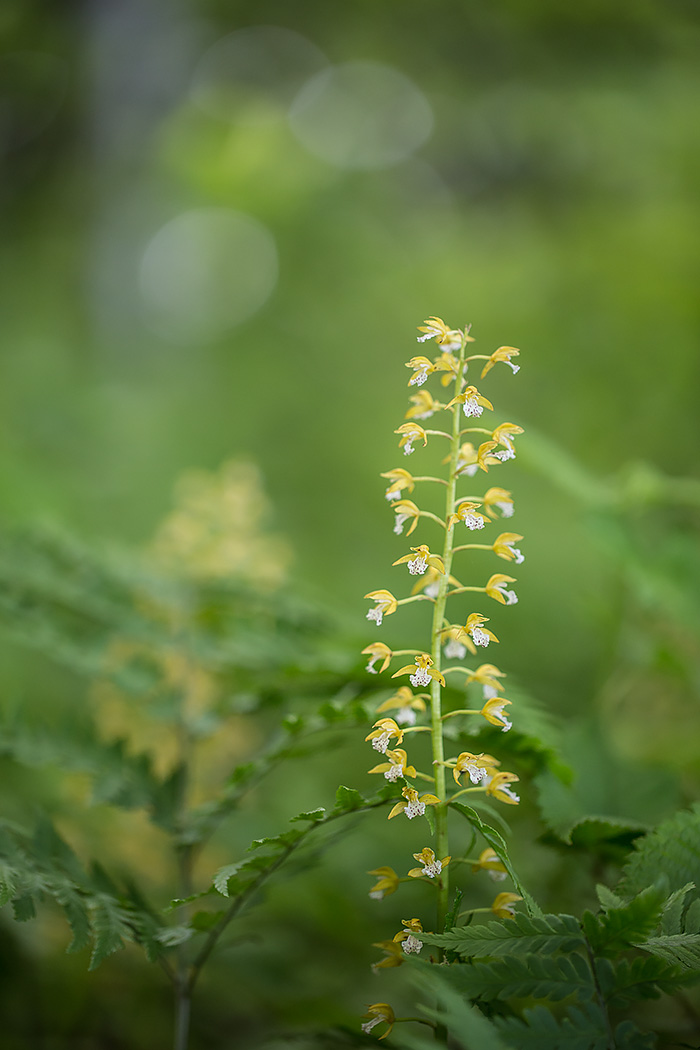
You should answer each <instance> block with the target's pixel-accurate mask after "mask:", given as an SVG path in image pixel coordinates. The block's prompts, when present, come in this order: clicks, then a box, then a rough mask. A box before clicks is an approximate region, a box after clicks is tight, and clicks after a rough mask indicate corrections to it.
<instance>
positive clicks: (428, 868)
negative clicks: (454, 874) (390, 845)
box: [408, 846, 451, 879]
mask: <svg viewBox="0 0 700 1050" xmlns="http://www.w3.org/2000/svg"><path fill="white" fill-rule="evenodd" d="M413 857H414V859H415V860H417V861H418V862H419V864H422V865H423V866H422V867H421V868H411V870H410V871H409V873H408V874H409V875H410V876H411V878H412V879H420V878H421V876H423V875H427V876H428V878H429V879H434V878H435V877H436V876H437V875H439V874H440V872H441V871H442V869H443V868H446V867H447V865H448V864H449V863H450V859H451V858H450V857H443V858H442V860H437V859H436V857H435V853H434V852H433V850H431V848H430V846H426V847H425V848H424V849H422V850H421V851H420V853H414V854H413Z"/></svg>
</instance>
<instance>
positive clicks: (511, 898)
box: [491, 893, 523, 919]
mask: <svg viewBox="0 0 700 1050" xmlns="http://www.w3.org/2000/svg"><path fill="white" fill-rule="evenodd" d="M522 899H523V898H522V897H519V896H518V894H517V893H499V894H498V896H497V897H496V899H495V900H494V902H493V904H492V905H491V911H492V912H493V914H494V915H497V916H498V918H499V919H514V918H515V907H514V905H515V904H517V902H518V901H521V900H522Z"/></svg>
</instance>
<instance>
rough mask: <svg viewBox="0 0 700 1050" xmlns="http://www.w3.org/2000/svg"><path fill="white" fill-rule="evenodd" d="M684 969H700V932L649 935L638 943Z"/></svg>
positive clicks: (644, 948) (646, 949)
mask: <svg viewBox="0 0 700 1050" xmlns="http://www.w3.org/2000/svg"><path fill="white" fill-rule="evenodd" d="M636 947H637V948H642V949H643V950H644V951H645V952H651V953H652V955H656V956H658V957H659V958H660V959H664V960H665V961H666V962H668V963H671V964H677V965H678V966H681V967H682V968H683V969H684V970H693V971H700V933H675V934H670V935H669V936H665V937H664V936H662V937H647V938H646V940H644V941H643V942H642V943H639V944H637V945H636Z"/></svg>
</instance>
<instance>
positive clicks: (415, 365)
mask: <svg viewBox="0 0 700 1050" xmlns="http://www.w3.org/2000/svg"><path fill="white" fill-rule="evenodd" d="M406 368H412V369H413V375H412V376H411V378H410V379H409V381H408V385H409V386H422V385H423V383H424V382H425V381H426V379H427V378H428V376H429V375H430V373H431V372H434V371H435V366H434V364H433V362H432V361H430V360H429V358H427V357H421V356H420V355H419V356H418V357H412V358H411V360H410V361H407V362H406Z"/></svg>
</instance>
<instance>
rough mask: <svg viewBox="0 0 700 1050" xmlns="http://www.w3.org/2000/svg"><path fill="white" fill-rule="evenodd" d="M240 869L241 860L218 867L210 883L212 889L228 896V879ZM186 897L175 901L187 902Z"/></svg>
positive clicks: (223, 895)
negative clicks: (183, 899)
mask: <svg viewBox="0 0 700 1050" xmlns="http://www.w3.org/2000/svg"><path fill="white" fill-rule="evenodd" d="M240 869H241V861H238V863H236V864H226V865H225V866H224V867H223V868H219V870H218V871H217V872H216V873H215V875H214V878H213V879H212V883H213V886H214V889H215V890H217V891H218V892H219V893H220V894H221V896H222V897H228V895H229V894H228V884H229V879H232V878H233V877H234V875H237V874H238V872H239V871H240ZM188 899H189V898H186V899H185V901H178V902H177V903H178V904H181V903H182V904H184V903H186V902H187V900H188ZM172 903H173V904H175V903H176V902H175V901H173V902H172Z"/></svg>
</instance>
